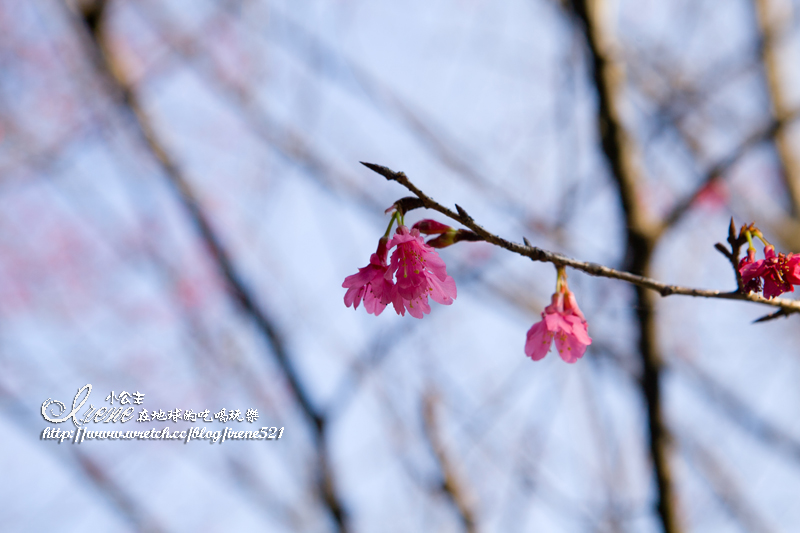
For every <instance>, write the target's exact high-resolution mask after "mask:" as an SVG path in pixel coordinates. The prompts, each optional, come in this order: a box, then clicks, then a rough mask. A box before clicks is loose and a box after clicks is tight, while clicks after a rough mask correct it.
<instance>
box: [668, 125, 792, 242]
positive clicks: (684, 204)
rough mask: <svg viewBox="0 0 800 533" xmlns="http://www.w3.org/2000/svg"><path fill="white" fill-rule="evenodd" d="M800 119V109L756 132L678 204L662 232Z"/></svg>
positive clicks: (715, 164)
mask: <svg viewBox="0 0 800 533" xmlns="http://www.w3.org/2000/svg"><path fill="white" fill-rule="evenodd" d="M798 117H800V109H795V110H793V111H792V112H790V113H787V114H786V115H785V116H784V117H782V118H781V119H774V120H772V121H771V122H770V123H769V124H767V125H766V126H764V127H763V128H761V129H759V130H757V131H755V132H754V133H752V134H751V135H749V136H748V137H747V138H746V139H744V140H743V141H742V142H741V144H739V146H737V147H736V148H735V149H734V150H733V151H732V152H731V153H729V154H728V155H727V156H725V157H724V158H722V159H720V160H719V161H717V162H716V163H714V164H713V165H711V167H710V168H709V169H708V170H707V171H706V172H705V174H704V176H703V177H702V178H701V180H700V182H699V183H698V185H697V186H696V188H695V190H694V192H692V193H691V194H689V195H688V196H686V197H685V198H684V199H683V200H681V201H680V202H678V203H677V204H676V205H675V206H674V207H673V208H672V211H671V212H670V213H669V214H668V215H667V217H666V218H665V219H664V222H663V224H662V225H661V227H660V232H663V231H666V230H667V229H669V228H671V227H672V226H674V225H675V224H676V223H677V222H678V221H679V220H680V219H681V218H682V217H683V216H684V215H685V214H686V212H687V211H688V210H689V208H691V207H692V205H694V203H695V202H696V201H697V199H698V197H699V196H700V195H701V194H703V192H704V191H706V190H707V188H708V187H709V186H710V185H712V184H713V183H714V182H715V181H716V180H719V179H722V178H723V176H724V175H725V173H726V172H728V171H729V170H730V169H731V168H732V167H733V166H734V165H735V164H736V163H738V162H739V161H740V160H741V159H742V158H743V157H744V156H745V155H747V154H748V153H749V152H750V150H752V149H753V148H755V147H757V146H759V145H760V144H762V143H764V142H767V141H770V140H772V139H774V138H775V137H776V135H779V134H780V132H781V131H783V128H784V127H785V126H787V125H789V124H790V123H792V122H794V121H795V120H797V119H798Z"/></svg>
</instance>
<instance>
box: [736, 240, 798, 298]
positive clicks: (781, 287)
mask: <svg viewBox="0 0 800 533" xmlns="http://www.w3.org/2000/svg"><path fill="white" fill-rule="evenodd" d="M754 257H755V254H754V253H752V254H751V253H750V252H748V260H750V261H752V259H753V258H754ZM744 261H745V260H742V263H744ZM739 271H740V272H741V273H742V281H744V282H745V284H746V285H745V288H747V287H748V285H747V284H748V283H752V282H753V280H754V279H755V278H756V277H760V278H761V279H763V280H764V297H765V298H774V297H775V296H780V295H781V294H783V293H784V292H794V287H793V286H792V285H798V284H800V255H797V254H789V255H788V256H787V255H784V254H777V255H776V254H775V248H774V247H772V246H765V247H764V259H760V260H758V261H755V262H752V263H751V262H749V261H748V264H745V265H744V266H742V264H741V263H740V264H739Z"/></svg>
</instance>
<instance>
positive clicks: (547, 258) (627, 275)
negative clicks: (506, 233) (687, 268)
mask: <svg viewBox="0 0 800 533" xmlns="http://www.w3.org/2000/svg"><path fill="white" fill-rule="evenodd" d="M361 164H362V165H364V166H366V167H367V168H369V169H370V170H372V171H374V172H376V173H378V174H380V175H382V176H383V177H385V178H386V179H388V180H391V181H396V182H397V183H399V184H400V185H402V186H404V187H405V188H407V189H408V190H409V191H411V192H412V193H414V194H415V195H416V196H417V197H418V198H419V199H420V200H422V203H423V205H424V207H425V208H427V209H433V210H435V211H438V212H440V213H442V214H443V215H445V216H447V217H448V218H451V219H452V220H455V221H456V222H459V223H461V224H463V225H464V226H466V227H468V228H469V229H471V230H472V231H474V232H475V233H477V234H478V235H479V236H481V237H482V238H483V239H484V240H485V241H486V242H489V243H491V244H494V245H495V246H499V247H500V248H503V249H506V250H508V251H510V252H514V253H516V254H519V255H522V256H524V257H528V258H530V259H531V260H533V261H541V262H544V263H552V264H554V265H557V266H558V265H564V266H568V267H570V268H574V269H575V270H580V271H581V272H585V273H586V274H589V275H590V276H596V277H601V278H611V279H618V280H621V281H626V282H628V283H631V284H633V285H635V286H636V287H639V288H641V289H649V290H651V291H655V292H657V293H659V294H660V295H661V296H670V295H672V294H679V295H683V296H693V297H697V298H715V299H722V300H742V301H749V302H755V303H759V304H763V305H769V306H772V307H779V308H781V309H785V310H786V311H791V312H793V313H796V312H800V301H797V300H789V299H786V298H772V299H767V298H764V297H763V296H759V295H757V294H752V293H748V294H743V293H740V292H736V291H734V292H722V291H714V290H708V289H694V288H691V287H682V286H679V285H668V284H666V283H661V282H659V281H657V280H655V279H652V278H649V277H646V276H641V275H639V274H633V273H631V272H626V271H622V270H617V269H614V268H611V267H607V266H604V265H599V264H597V263H589V262H584V261H579V260H577V259H572V258H570V257H567V256H565V255H562V254H559V253H556V252H550V251H547V250H543V249H541V248H537V247H535V246H531V245H530V244H518V243H515V242H511V241H509V240H507V239H504V238H503V237H500V236H499V235H495V234H493V233H490V232H489V231H487V230H486V229H484V228H483V227H482V226H480V225H478V224H477V223H476V222H475V220H474V219H473V218H472V217H471V216H469V214H467V212H466V211H465V210H464V209H463V208H461V207H460V206H458V205H456V209H457V210H458V213H456V212H455V211H452V210H451V209H448V208H447V207H444V206H443V205H441V204H440V203H438V202H437V201H435V200H434V199H433V198H431V197H430V196H428V195H427V194H425V193H424V192H422V191H421V190H420V189H419V188H417V186H416V185H414V184H413V183H412V182H411V181H410V180H409V179H408V177H407V176H406V175H405V174H404V173H402V172H395V171H393V170H391V169H388V168H386V167H384V166H381V165H375V164H372V163H363V162H362V163H361ZM525 240H527V239H525Z"/></svg>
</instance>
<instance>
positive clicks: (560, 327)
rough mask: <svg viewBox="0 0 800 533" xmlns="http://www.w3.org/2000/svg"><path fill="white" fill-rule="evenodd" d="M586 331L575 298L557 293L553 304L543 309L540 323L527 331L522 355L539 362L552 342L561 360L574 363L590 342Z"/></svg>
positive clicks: (567, 294)
mask: <svg viewBox="0 0 800 533" xmlns="http://www.w3.org/2000/svg"><path fill="white" fill-rule="evenodd" d="M587 328H588V325H587V324H586V320H585V318H584V316H583V313H582V312H581V310H580V308H579V307H578V303H577V302H576V301H575V296H574V295H573V294H572V293H571V292H570V291H569V290H567V291H566V292H565V293H562V292H557V293H556V294H554V295H553V299H552V303H551V304H550V305H548V306H547V307H545V309H544V312H543V313H542V320H541V321H540V322H537V323H536V324H534V325H533V326H531V329H529V330H528V335H527V339H526V342H525V354H526V355H527V356H528V357H530V358H531V359H533V360H534V361H538V360H540V359H542V358H543V357H544V356H545V355H547V352H548V351H549V350H550V344H551V343H552V341H553V340H555V342H556V349H557V350H558V354H559V355H560V356H561V359H563V360H564V362H566V363H574V362H575V361H577V360H578V359H580V358H581V357H583V354H584V352H585V351H586V347H587V346H589V345H590V344H591V343H592V339H591V338H590V337H589V333H588V330H587Z"/></svg>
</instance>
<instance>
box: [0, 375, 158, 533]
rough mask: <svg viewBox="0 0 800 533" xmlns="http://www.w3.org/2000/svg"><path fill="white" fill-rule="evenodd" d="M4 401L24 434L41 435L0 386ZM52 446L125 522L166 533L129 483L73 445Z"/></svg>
mask: <svg viewBox="0 0 800 533" xmlns="http://www.w3.org/2000/svg"><path fill="white" fill-rule="evenodd" d="M0 401H2V403H4V404H6V405H4V406H3V413H4V414H8V415H9V417H10V419H11V420H12V421H13V422H14V423H15V424H17V425H18V426H20V427H21V428H23V429H24V433H26V434H29V435H35V434H37V433H38V434H39V435H41V432H42V430H41V429H39V428H37V427H36V426H35V424H34V423H33V422H32V421H31V420H30V417H29V416H27V415H28V414H29V413H30V409H28V407H27V406H26V405H25V404H24V403H23V402H22V401H21V400H20V399H19V398H18V397H17V396H16V394H14V393H13V392H12V391H11V390H10V389H9V388H7V387H5V386H4V385H3V384H2V383H0ZM49 444H51V446H59V448H58V450H59V451H61V450H63V451H64V452H65V453H66V454H67V455H69V456H70V457H71V458H72V459H73V461H74V462H73V465H74V466H75V467H76V468H77V470H78V471H79V472H80V474H81V475H83V476H85V478H86V479H88V480H89V482H90V485H89V486H90V487H94V489H95V490H96V491H97V492H98V494H100V495H101V496H102V497H103V499H105V501H107V502H108V503H109V504H111V507H112V509H114V510H115V511H117V512H118V513H119V514H120V515H121V518H122V520H123V521H125V522H127V523H129V524H130V525H131V526H133V527H134V528H135V529H136V531H141V532H146V533H160V532H161V531H165V529H164V527H163V526H162V525H161V524H160V523H159V522H158V520H156V518H155V517H154V516H152V514H151V513H149V512H148V511H147V509H146V508H143V507H141V506H139V505H137V504H136V501H135V498H134V497H133V496H132V495H131V494H129V493H128V492H126V490H125V484H121V483H117V482H116V481H115V480H114V479H113V478H112V477H111V476H109V475H108V473H107V469H106V468H104V467H103V466H101V465H100V463H98V462H97V460H95V459H93V458H92V457H91V455H92V454H91V453H88V452H83V451H81V450H80V449H78V448H76V447H75V446H74V445H73V444H70V442H69V441H67V442H66V444H64V445H63V446H61V445H60V443H58V444H56V443H55V442H51V443H49ZM51 446H47V448H48V451H50V452H51V453H53V452H52V448H51ZM4 527H9V524H5V525H4Z"/></svg>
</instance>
